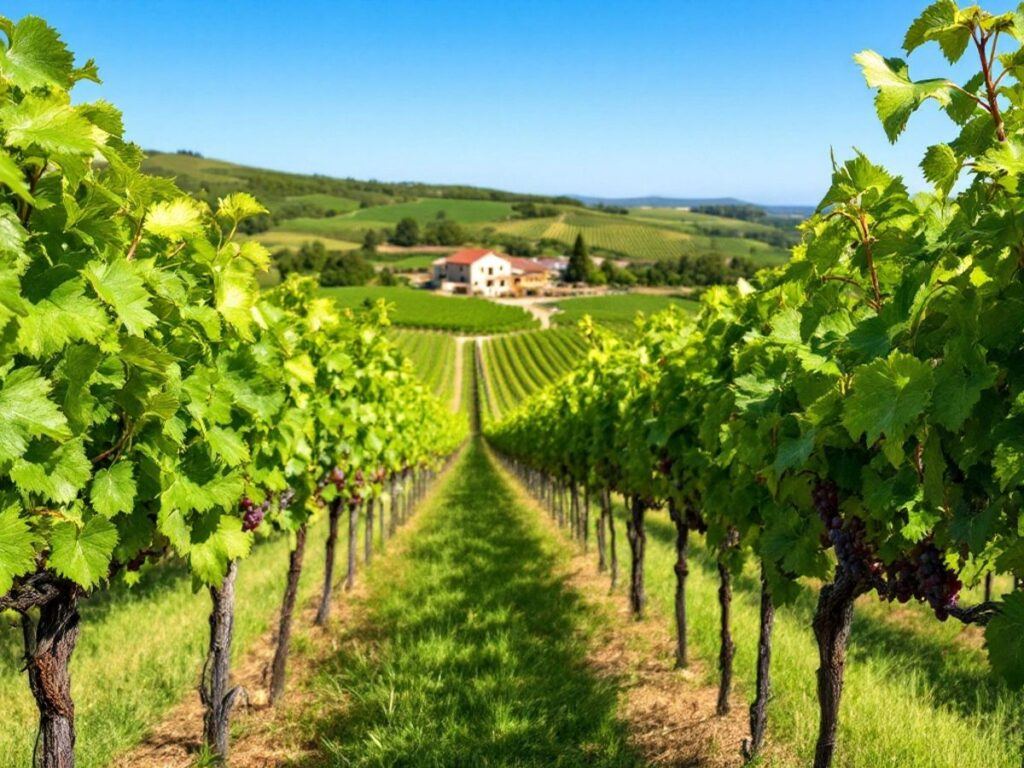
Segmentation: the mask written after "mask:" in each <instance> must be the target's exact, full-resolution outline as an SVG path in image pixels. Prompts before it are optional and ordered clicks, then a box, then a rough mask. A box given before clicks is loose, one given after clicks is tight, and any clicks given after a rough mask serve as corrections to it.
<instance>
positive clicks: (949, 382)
mask: <svg viewBox="0 0 1024 768" xmlns="http://www.w3.org/2000/svg"><path fill="white" fill-rule="evenodd" d="M961 346H963V345H961ZM996 373H997V369H996V367H995V366H994V365H991V364H989V363H988V362H987V361H986V360H985V355H984V353H983V352H982V351H981V350H980V349H979V348H978V347H977V346H966V347H965V348H964V350H963V351H958V349H953V348H952V347H951V348H950V349H949V350H947V355H946V358H945V359H944V360H943V361H942V363H941V364H940V365H939V366H938V367H937V368H936V369H935V390H934V392H933V393H932V412H931V418H932V420H933V421H934V422H935V423H936V424H941V425H942V426H944V427H946V428H947V429H949V430H953V431H955V430H958V429H960V427H961V426H962V425H963V423H964V421H965V420H966V419H967V417H968V416H969V415H970V413H971V410H972V409H973V408H974V406H975V405H977V404H978V402H979V401H980V400H981V393H982V392H984V391H985V390H986V389H988V388H989V387H991V386H992V385H993V384H994V383H995V380H996Z"/></svg>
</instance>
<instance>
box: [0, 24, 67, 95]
mask: <svg viewBox="0 0 1024 768" xmlns="http://www.w3.org/2000/svg"><path fill="white" fill-rule="evenodd" d="M8 24H9V22H8ZM7 29H8V37H9V38H10V40H9V45H8V46H7V48H6V49H3V48H0V77H3V79H4V80H6V81H8V82H9V83H11V84H13V85H16V86H17V87H19V88H21V89H22V90H24V91H31V90H32V89H33V88H39V87H41V86H56V87H57V88H67V87H68V85H69V84H70V81H71V72H72V67H73V66H74V58H73V57H72V55H71V52H70V51H68V49H67V47H66V46H65V45H64V43H63V41H62V40H61V39H60V35H59V34H57V30H55V29H53V28H52V27H51V26H49V25H48V24H47V23H46V22H45V21H43V20H42V19H40V18H39V17H38V16H25V17H24V18H22V19H21V20H20V21H18V23H17V24H16V25H13V28H12V27H11V26H8V27H7Z"/></svg>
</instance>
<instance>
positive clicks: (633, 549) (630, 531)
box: [626, 496, 647, 619]
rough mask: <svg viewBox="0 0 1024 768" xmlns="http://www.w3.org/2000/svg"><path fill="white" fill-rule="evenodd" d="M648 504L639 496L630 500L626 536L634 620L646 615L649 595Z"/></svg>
mask: <svg viewBox="0 0 1024 768" xmlns="http://www.w3.org/2000/svg"><path fill="white" fill-rule="evenodd" d="M646 508H647V507H646V504H644V501H643V499H641V498H640V497H639V496H633V497H632V498H631V499H630V505H629V510H630V515H629V522H628V524H627V526H626V536H627V538H628V539H629V551H630V578H629V608H630V610H631V611H632V612H633V616H634V618H637V619H640V618H642V617H643V615H644V604H645V603H646V601H647V595H646V594H645V592H644V553H645V551H646V549H647V531H646V530H645V529H644V513H645V512H646Z"/></svg>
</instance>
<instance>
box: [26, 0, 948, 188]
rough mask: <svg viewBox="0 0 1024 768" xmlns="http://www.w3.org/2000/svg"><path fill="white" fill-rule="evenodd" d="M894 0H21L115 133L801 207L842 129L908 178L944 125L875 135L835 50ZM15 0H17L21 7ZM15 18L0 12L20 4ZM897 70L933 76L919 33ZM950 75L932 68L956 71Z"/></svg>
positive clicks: (454, 179) (209, 150) (342, 173)
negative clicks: (118, 121)
mask: <svg viewBox="0 0 1024 768" xmlns="http://www.w3.org/2000/svg"><path fill="white" fill-rule="evenodd" d="M921 7H922V6H921V4H920V3H919V2H917V1H916V0H915V2H910V1H909V0H899V1H898V2H882V1H881V0H865V1H864V2H854V1H853V0H837V2H834V3H832V4H830V5H829V6H827V10H823V8H822V6H820V5H819V4H817V3H810V2H798V1H797V0H781V2H774V3H771V4H767V3H760V2H747V1H744V0H725V1H724V2H717V3H710V2H706V0H691V1H690V2H686V3H682V4H679V3H674V4H672V3H667V2H661V1H660V0H659V1H658V2H650V3H646V4H644V5H642V6H634V5H627V4H625V3H608V4H601V5H594V4H588V3H582V2H575V0H573V1H571V2H566V3H559V4H557V7H552V6H551V5H549V4H543V3H534V2H524V3H518V4H516V5H515V6H513V7H509V6H507V5H505V4H498V3H493V2H484V3H479V4H474V3H468V2H461V0H439V1H438V2H434V3H429V4H427V3H413V2H405V1H402V2H395V3H390V4H388V5H387V6H386V7H382V6H378V5H376V4H370V3H328V2H324V1H323V0H317V1H316V2H310V3H303V4H301V5H296V4H291V5H287V6H286V5H284V4H282V3H263V4H260V5H259V6H254V7H248V8H247V7H243V6H242V5H240V4H211V5H209V6H207V5H204V4H201V3H198V2H195V1H194V0H188V1H187V2H179V3H175V4H173V5H172V4H160V5H153V4H151V3H148V2H142V3H131V4H126V3H118V2H114V1H113V0H100V1H99V2H95V3H93V4H91V5H90V8H91V9H92V12H91V13H89V14H83V13H82V12H81V5H80V4H79V3H77V2H74V1H73V0H42V1H41V2H37V3H33V5H32V8H31V9H30V10H31V13H33V14H36V15H39V16H42V17H43V18H45V19H47V21H48V22H50V23H51V24H53V25H54V26H56V27H57V28H58V30H59V31H60V32H61V33H62V36H63V37H64V39H65V41H66V42H67V44H68V46H69V47H70V48H71V49H72V50H73V51H74V53H75V55H76V59H77V60H78V61H79V62H84V61H85V59H87V58H95V59H96V60H97V63H98V65H99V69H100V74H101V76H102V77H103V79H104V84H103V85H101V86H94V85H92V84H84V85H83V86H81V87H80V88H79V90H78V93H77V95H76V98H78V99H82V100H88V99H94V98H104V99H106V100H108V101H111V102H113V103H115V104H117V105H118V107H120V108H121V109H122V110H123V111H124V113H125V124H126V127H127V132H128V135H129V138H131V139H132V140H134V141H136V142H137V143H139V144H140V145H142V146H143V147H146V148H150V149H162V150H165V151H175V150H178V149H188V150H194V151H198V152H200V153H202V154H203V155H204V156H207V157H215V158H219V159H223V160H228V161H232V162H236V163H241V164H244V165H251V166H258V167H265V168H272V169H277V170H282V171H291V172H297V173H320V174H324V175H328V176H339V177H353V178H360V179H371V178H373V179H380V180H385V181H405V180H412V181H425V182H433V183H453V184H470V185H474V186H483V187H491V188H497V189H505V190H511V191H517V192H531V193H537V194H572V195H584V196H593V197H605V198H625V197H647V196H661V197H676V198H721V197H734V198H739V199H743V200H747V201H750V202H755V203H761V204H766V205H814V204H815V203H817V201H818V200H819V199H820V197H821V195H822V194H823V193H824V191H825V189H826V188H827V185H828V181H829V174H830V160H829V153H830V151H831V150H832V149H833V148H834V150H835V152H836V156H837V157H838V158H840V159H842V158H845V157H848V156H850V155H851V154H852V153H853V151H854V150H853V148H854V146H855V145H856V146H857V147H858V148H859V149H861V150H863V151H865V152H866V153H867V154H868V155H869V156H870V157H871V158H872V159H873V160H874V161H876V162H881V163H883V164H885V165H886V166H887V167H889V168H890V169H891V170H892V171H894V172H895V173H899V174H901V175H903V176H904V178H906V180H907V182H908V183H909V184H910V186H911V187H912V188H921V187H923V186H924V182H923V180H922V178H921V173H920V170H919V169H918V167H917V164H918V162H919V161H920V158H921V156H922V154H923V152H924V148H925V147H926V146H927V145H929V144H932V143H935V142H937V141H941V140H944V139H947V138H949V137H950V136H952V135H953V130H952V127H951V126H950V125H949V124H948V121H947V120H946V118H945V116H943V115H941V114H940V113H939V112H938V110H937V109H936V108H934V107H926V108H925V109H924V110H922V112H921V114H918V115H915V117H914V119H913V120H911V124H910V129H909V130H908V131H907V133H906V134H905V135H904V136H903V138H902V139H901V140H900V142H899V143H897V144H896V145H890V144H889V143H888V141H887V140H886V138H885V136H884V134H883V132H882V128H881V126H880V125H879V124H878V121H877V119H876V117H875V114H874V108H873V104H872V100H873V93H872V92H871V91H870V90H869V89H868V88H867V87H866V85H865V84H864V81H863V79H862V77H861V75H860V72H859V70H858V68H857V67H856V65H855V64H854V63H853V60H852V56H853V54H854V53H856V52H857V51H860V50H862V49H864V48H873V49H875V50H878V51H879V52H880V53H882V54H883V55H886V56H900V55H901V49H900V43H901V42H902V34H903V31H904V30H905V29H906V27H907V25H908V24H909V23H910V21H911V20H912V19H913V18H914V17H915V16H916V15H917V13H919V12H920V10H921ZM26 10H28V9H26ZM21 15H22V14H20V13H19V14H15V16H16V17H20V16H21ZM909 63H910V67H911V76H912V77H914V78H915V79H921V78H925V77H932V76H946V75H949V74H950V68H949V66H948V65H947V64H946V63H945V62H944V61H943V60H942V59H941V57H940V56H939V55H938V53H937V52H936V51H933V50H927V49H924V50H922V51H920V52H915V54H914V55H913V56H911V57H909ZM957 74H958V73H957V72H955V71H954V72H953V75H954V76H956V75H957Z"/></svg>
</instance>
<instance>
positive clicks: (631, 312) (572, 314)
mask: <svg viewBox="0 0 1024 768" xmlns="http://www.w3.org/2000/svg"><path fill="white" fill-rule="evenodd" d="M550 306H551V307H553V308H554V309H555V310H556V311H555V313H554V314H552V316H551V322H552V323H553V324H554V325H557V326H574V325H576V324H577V323H578V322H579V321H580V320H582V319H583V318H584V317H588V316H589V317H590V318H591V319H592V320H593V321H594V322H595V323H597V324H598V325H602V326H605V327H607V328H609V329H611V330H614V331H616V332H617V333H624V334H629V333H632V331H633V326H634V321H635V319H636V317H637V315H638V314H639V313H643V314H645V315H651V314H654V313H655V312H660V311H661V310H663V309H668V308H669V307H678V308H679V309H682V310H684V311H687V312H692V311H694V310H695V309H696V307H697V303H696V302H695V301H692V300H690V299H684V298H679V297H675V296H665V295H660V294H658V295H656V294H647V293H622V294H612V295H608V296H581V297H579V298H573V299H562V300H560V301H556V302H553V303H552V304H551V305H550Z"/></svg>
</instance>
